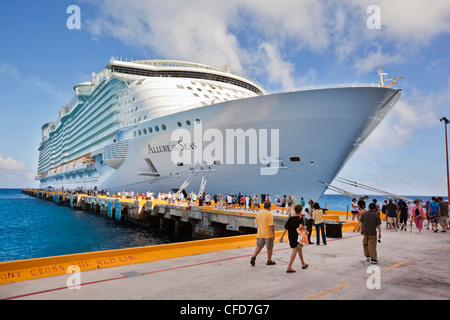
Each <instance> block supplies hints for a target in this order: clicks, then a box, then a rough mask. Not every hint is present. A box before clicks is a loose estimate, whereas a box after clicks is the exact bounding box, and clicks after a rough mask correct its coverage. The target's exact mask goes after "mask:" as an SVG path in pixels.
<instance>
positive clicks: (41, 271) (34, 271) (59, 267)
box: [0, 231, 282, 285]
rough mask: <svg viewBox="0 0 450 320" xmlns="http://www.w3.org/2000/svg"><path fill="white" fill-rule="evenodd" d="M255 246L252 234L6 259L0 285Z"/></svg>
mask: <svg viewBox="0 0 450 320" xmlns="http://www.w3.org/2000/svg"><path fill="white" fill-rule="evenodd" d="M281 233H282V231H277V232H275V238H276V240H278V239H279V237H280V236H281ZM255 245H256V234H251V235H243V236H233V237H224V238H216V239H206V240H197V241H189V242H180V243H171V244H163V245H155V246H147V247H137V248H128V249H118V250H105V251H96V252H88V253H79V254H70V255H63V256H55V257H46V258H37V259H27V260H17V261H7V262H1V263H0V285H2V284H6V283H11V282H18V281H24V280H32V279H38V278H45V277H52V276H57V275H63V274H66V273H67V268H68V267H70V266H73V265H75V266H78V267H79V268H80V271H88V270H95V269H101V268H110V267H117V266H123V265H130V264H136V263H144V262H151V261H157V260H164V259H171V258H177V257H184V256H190V255H194V254H200V253H207V252H215V251H221V250H229V249H237V248H245V247H251V246H255Z"/></svg>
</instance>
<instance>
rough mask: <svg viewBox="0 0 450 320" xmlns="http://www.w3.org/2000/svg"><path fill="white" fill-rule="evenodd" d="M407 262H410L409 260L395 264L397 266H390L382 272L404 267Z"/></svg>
mask: <svg viewBox="0 0 450 320" xmlns="http://www.w3.org/2000/svg"><path fill="white" fill-rule="evenodd" d="M408 262H411V260H405V261H402V262H399V263H397V264H394V265H392V266H390V267H387V268H385V269H384V270H390V269H393V268H396V267H399V266H401V265H404V264H405V263H408Z"/></svg>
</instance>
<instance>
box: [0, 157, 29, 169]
mask: <svg viewBox="0 0 450 320" xmlns="http://www.w3.org/2000/svg"><path fill="white" fill-rule="evenodd" d="M0 170H9V171H26V170H28V168H27V166H26V165H25V164H24V163H23V162H20V161H18V160H16V159H14V158H11V157H6V158H4V157H3V155H2V154H1V153H0Z"/></svg>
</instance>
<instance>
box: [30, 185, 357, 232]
mask: <svg viewBox="0 0 450 320" xmlns="http://www.w3.org/2000/svg"><path fill="white" fill-rule="evenodd" d="M23 192H24V193H25V194H28V195H30V196H35V197H38V198H41V199H46V200H49V201H53V202H55V203H58V204H64V205H68V206H70V207H73V208H80V209H82V210H87V211H91V212H96V213H100V214H104V215H105V216H106V217H108V218H111V219H115V220H117V221H130V222H133V223H136V224H139V225H141V226H152V227H160V228H163V229H168V228H169V229H173V230H175V231H176V232H180V233H181V232H186V231H187V232H190V233H192V236H193V237H195V238H211V237H222V236H231V235H245V234H254V233H256V230H257V229H256V228H257V226H256V224H255V217H256V213H255V212H250V211H243V210H242V209H241V210H239V209H237V210H218V209H215V208H214V207H203V206H198V205H196V206H191V207H188V206H186V205H185V204H182V205H179V204H178V205H177V204H171V205H169V204H167V202H166V201H159V200H153V201H149V200H142V199H138V200H136V199H122V198H114V197H106V196H88V195H86V194H66V193H63V192H48V191H40V190H33V189H26V190H23ZM272 213H273V214H274V223H275V230H283V227H284V225H285V223H286V219H287V215H281V214H278V213H276V212H275V210H272ZM339 214H345V213H344V212H340V213H337V214H336V213H335V214H333V213H329V214H328V215H327V219H328V220H341V219H340V216H339ZM345 223H346V224H345V227H347V228H352V227H353V225H354V223H352V222H345Z"/></svg>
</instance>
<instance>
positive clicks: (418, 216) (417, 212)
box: [412, 200, 425, 232]
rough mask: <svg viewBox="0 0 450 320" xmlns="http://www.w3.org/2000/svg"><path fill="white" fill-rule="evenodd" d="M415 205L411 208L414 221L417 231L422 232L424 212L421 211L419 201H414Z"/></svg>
mask: <svg viewBox="0 0 450 320" xmlns="http://www.w3.org/2000/svg"><path fill="white" fill-rule="evenodd" d="M414 204H415V206H414V207H413V209H412V212H413V217H414V222H415V223H416V227H417V229H419V232H422V223H423V220H424V219H425V213H424V212H423V208H422V207H421V206H419V201H418V200H415V201H414Z"/></svg>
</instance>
